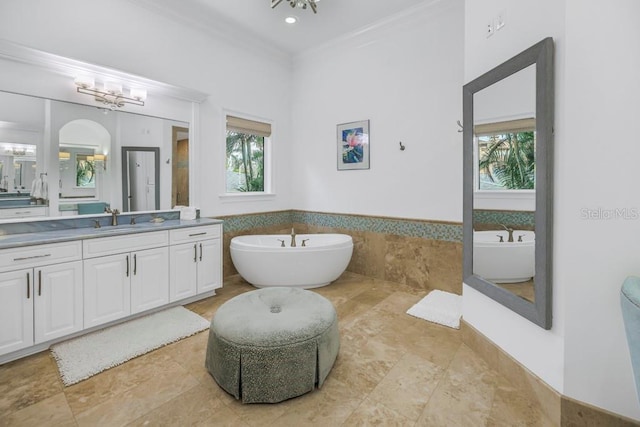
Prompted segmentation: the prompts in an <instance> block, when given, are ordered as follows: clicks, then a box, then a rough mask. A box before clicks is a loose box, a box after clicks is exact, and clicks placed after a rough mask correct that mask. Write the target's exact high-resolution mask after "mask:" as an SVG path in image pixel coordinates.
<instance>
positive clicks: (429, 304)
mask: <svg viewBox="0 0 640 427" xmlns="http://www.w3.org/2000/svg"><path fill="white" fill-rule="evenodd" d="M407 314H410V315H411V316H414V317H419V318H420V319H424V320H428V321H429V322H433V323H438V324H440V325H444V326H448V327H450V328H454V329H460V316H461V315H462V297H461V296H460V295H456V294H452V293H450V292H444V291H439V290H433V291H431V292H429V295H427V296H426V297H424V298H422V299H421V300H420V301H418V302H417V303H416V304H415V305H414V306H413V307H411V308H410V309H409V310H407Z"/></svg>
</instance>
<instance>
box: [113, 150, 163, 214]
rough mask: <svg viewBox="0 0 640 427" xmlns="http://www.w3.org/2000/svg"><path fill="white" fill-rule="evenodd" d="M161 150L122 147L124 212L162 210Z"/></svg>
mask: <svg viewBox="0 0 640 427" xmlns="http://www.w3.org/2000/svg"><path fill="white" fill-rule="evenodd" d="M159 157H160V149H159V148H157V147H122V197H123V199H122V212H135V211H151V210H154V209H160V159H159Z"/></svg>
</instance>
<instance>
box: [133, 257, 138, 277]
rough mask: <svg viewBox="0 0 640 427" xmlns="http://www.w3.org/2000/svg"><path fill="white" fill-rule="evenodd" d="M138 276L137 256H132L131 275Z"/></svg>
mask: <svg viewBox="0 0 640 427" xmlns="http://www.w3.org/2000/svg"><path fill="white" fill-rule="evenodd" d="M136 274H138V255H137V254H133V275H134V276H135V275H136Z"/></svg>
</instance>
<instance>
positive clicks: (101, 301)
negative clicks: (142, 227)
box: [83, 253, 132, 329]
mask: <svg viewBox="0 0 640 427" xmlns="http://www.w3.org/2000/svg"><path fill="white" fill-rule="evenodd" d="M83 265H84V327H85V329H86V328H90V327H92V326H96V325H100V324H103V323H107V322H110V321H112V320H116V319H120V318H122V317H125V316H128V315H129V314H130V313H131V285H130V283H131V282H130V275H131V267H132V265H131V255H129V254H128V253H127V254H118V255H111V256H105V257H101V258H92V259H86V260H84V264H83Z"/></svg>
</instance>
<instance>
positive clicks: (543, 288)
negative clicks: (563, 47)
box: [462, 37, 554, 330]
mask: <svg viewBox="0 0 640 427" xmlns="http://www.w3.org/2000/svg"><path fill="white" fill-rule="evenodd" d="M553 51H554V47H553V39H552V38H551V37H547V38H545V39H544V40H542V41H540V42H538V43H536V44H535V45H533V46H531V47H530V48H529V49H527V50H525V51H523V52H521V53H519V54H518V55H516V56H514V57H513V58H511V59H509V60H508V61H506V62H504V63H503V64H501V65H499V66H497V67H496V68H494V69H492V70H490V71H488V72H487V73H485V74H483V75H481V76H480V77H478V78H476V79H475V80H473V81H471V82H469V83H467V84H466V85H464V86H463V100H462V105H463V107H462V109H463V126H464V129H463V137H462V139H463V144H464V148H463V171H464V178H463V186H464V191H463V245H464V246H463V252H462V257H463V280H464V283H466V284H467V285H469V286H471V287H472V288H474V289H476V290H477V291H479V292H481V293H483V294H485V295H487V296H488V297H489V298H492V299H494V300H495V301H497V302H499V303H500V304H502V305H504V306H505V307H508V308H510V309H511V310H513V311H514V312H516V313H518V314H520V315H521V316H523V317H525V318H526V319H528V320H530V321H531V322H533V323H535V324H536V325H538V326H540V327H542V328H544V329H547V330H548V329H551V323H552V322H551V321H552V292H551V291H552V283H551V273H552V259H553V257H552V246H553V243H552V239H553V119H554V67H553ZM533 64H535V65H536V210H535V214H534V219H535V233H536V243H535V277H534V288H535V289H534V292H535V302H530V301H527V300H526V299H524V298H521V297H519V296H517V295H515V294H513V293H512V292H510V291H507V290H506V289H504V288H501V287H500V286H498V285H496V284H495V283H492V282H489V281H487V280H485V279H483V278H482V277H480V276H478V275H475V274H473V195H474V176H473V175H474V172H473V171H474V164H473V162H474V160H473V159H474V155H473V154H474V153H473V95H474V94H475V93H477V92H479V91H481V90H483V89H485V88H487V87H489V86H491V85H492V84H494V83H497V82H499V81H500V80H503V79H505V78H507V77H509V76H510V75H512V74H514V73H517V72H518V71H520V70H523V69H525V68H527V67H528V66H530V65H533Z"/></svg>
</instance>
